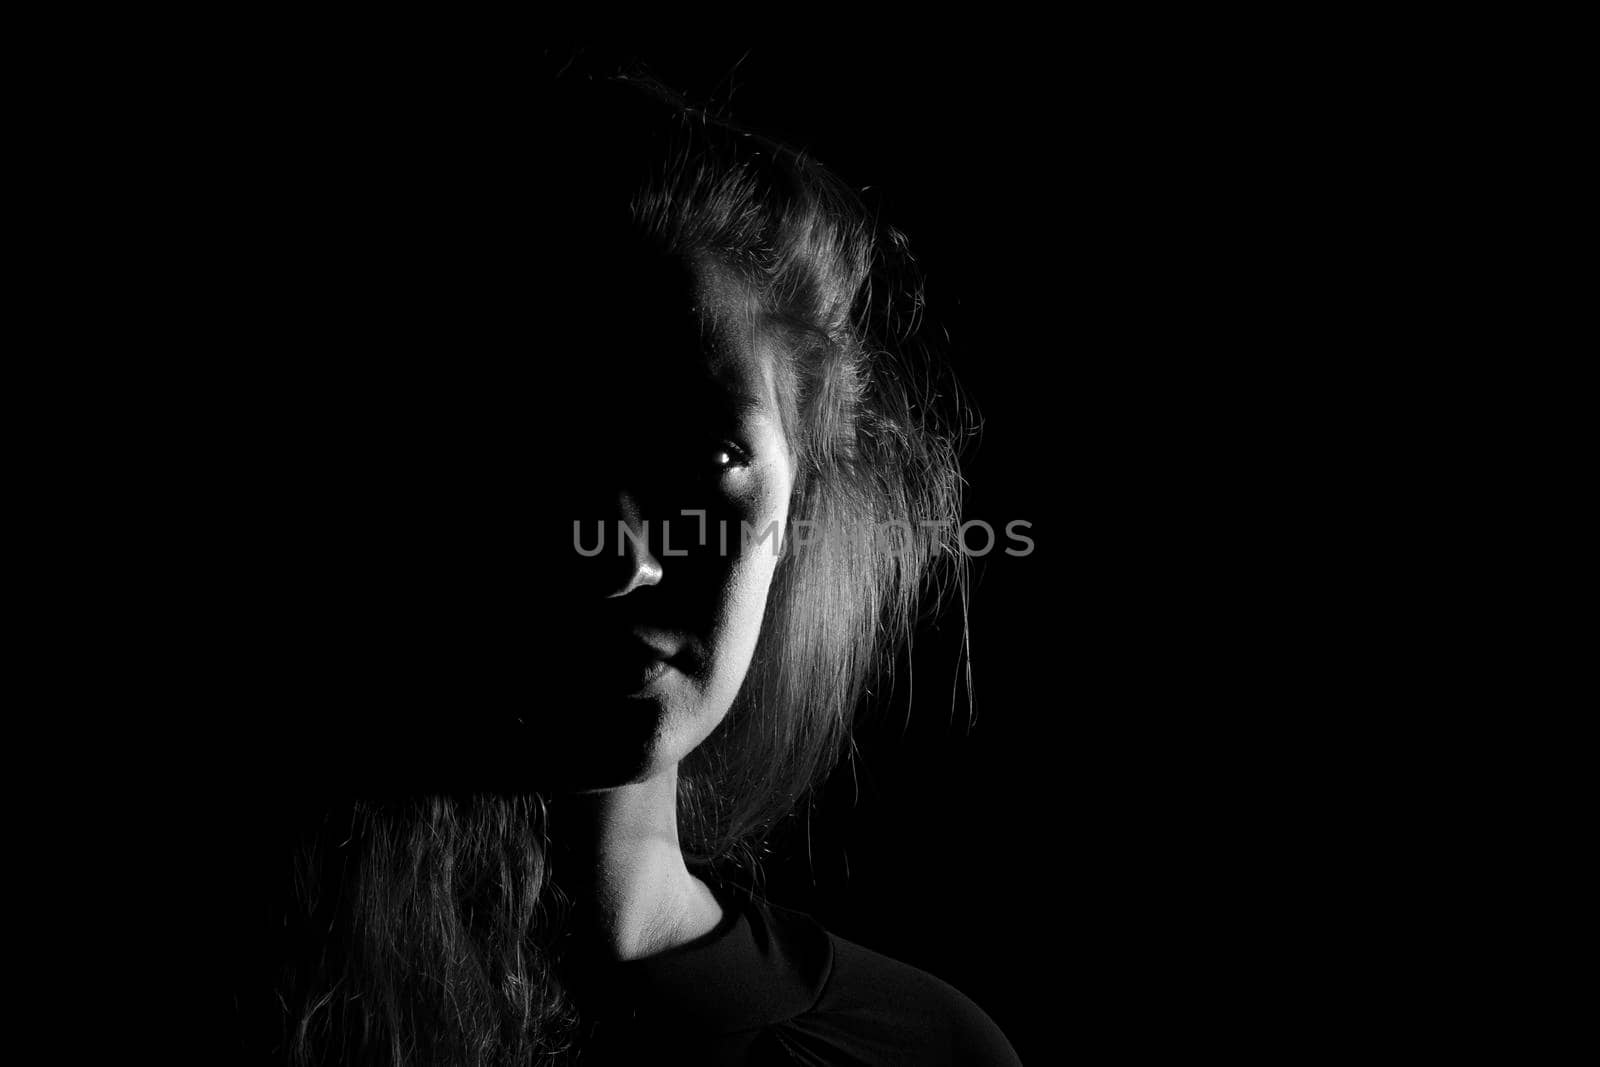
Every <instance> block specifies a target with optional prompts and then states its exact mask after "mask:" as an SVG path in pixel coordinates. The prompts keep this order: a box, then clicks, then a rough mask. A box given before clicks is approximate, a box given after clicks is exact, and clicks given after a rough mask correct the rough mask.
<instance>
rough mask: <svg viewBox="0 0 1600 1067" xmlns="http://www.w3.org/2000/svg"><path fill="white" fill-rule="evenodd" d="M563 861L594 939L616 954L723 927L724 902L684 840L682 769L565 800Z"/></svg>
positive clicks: (563, 878)
mask: <svg viewBox="0 0 1600 1067" xmlns="http://www.w3.org/2000/svg"><path fill="white" fill-rule="evenodd" d="M563 799H564V800H565V801H566V803H564V804H562V805H561V808H562V809H563V810H562V812H561V815H560V825H559V826H558V827H553V829H554V830H555V836H556V839H557V840H559V841H561V842H562V856H561V867H560V869H559V870H557V871H556V872H554V873H555V875H556V878H557V879H558V880H559V882H560V884H561V886H562V888H563V889H565V890H566V892H567V893H568V894H569V895H570V896H571V897H572V899H573V901H574V903H575V905H576V913H575V915H574V919H575V920H576V922H577V923H578V926H579V930H580V931H581V933H582V935H583V936H584V937H585V939H586V940H590V941H591V943H592V944H593V945H594V946H595V949H596V951H599V952H601V953H603V954H605V955H607V956H609V957H610V958H612V959H615V960H634V959H641V958H643V957H645V956H653V955H655V954H657V953H660V952H665V951H666V950H667V949H670V948H676V947H677V946H679V945H682V944H686V943H688V942H690V941H693V940H694V939H696V938H698V937H701V936H703V935H705V934H707V933H709V932H711V930H713V929H715V927H716V925H717V923H719V922H720V921H721V920H722V906H721V905H720V904H718V903H717V899H716V897H715V896H713V895H712V893H711V890H710V889H708V888H707V887H706V884H705V883H704V882H702V881H701V880H700V879H698V878H696V877H695V876H694V875H692V874H690V873H689V868H688V867H687V866H686V865H685V864H684V862H683V849H682V848H681V847H680V846H679V844H678V770H677V767H675V766H674V767H672V768H670V769H668V770H667V771H665V772H663V773H662V774H659V775H657V776H655V777H654V778H650V779H647V780H645V781H643V782H636V783H634V784H632V785H626V786H621V787H618V788H616V789H609V790H606V791H604V792H598V793H585V794H580V795H577V796H572V797H568V798H563Z"/></svg>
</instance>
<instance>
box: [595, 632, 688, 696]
mask: <svg viewBox="0 0 1600 1067" xmlns="http://www.w3.org/2000/svg"><path fill="white" fill-rule="evenodd" d="M686 647H687V645H686V643H685V642H682V641H675V640H672V639H671V638H669V637H667V636H666V635H662V634H642V633H635V634H634V635H633V637H632V638H630V639H629V640H627V641H626V642H625V643H624V644H623V646H622V650H621V651H620V653H619V655H618V656H617V657H616V659H615V660H614V661H613V662H612V664H611V667H610V669H608V670H607V671H606V672H605V673H606V675H607V681H608V683H610V682H614V684H615V686H616V689H617V690H618V691H620V692H622V693H625V694H627V695H628V696H639V695H642V694H643V693H644V692H645V691H646V690H648V689H649V688H650V687H651V686H652V685H654V684H655V683H656V682H657V681H659V680H660V679H661V678H662V677H663V676H664V675H666V674H667V672H668V671H672V670H676V669H678V667H679V664H680V663H681V662H682V661H683V655H682V654H683V650H684V649H685V648H686Z"/></svg>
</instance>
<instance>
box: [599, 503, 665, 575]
mask: <svg viewBox="0 0 1600 1067" xmlns="http://www.w3.org/2000/svg"><path fill="white" fill-rule="evenodd" d="M618 505H619V506H618V513H619V514H618V522H617V529H616V533H617V537H618V538H620V540H621V544H620V545H619V546H618V549H617V550H618V551H620V552H621V553H622V558H621V559H619V560H617V563H618V568H617V571H616V579H615V580H614V581H613V582H612V585H613V588H612V589H611V590H610V591H609V592H607V593H606V597H607V598H611V597H619V596H627V595H628V594H629V593H631V592H633V591H634V590H635V589H639V588H641V587H643V586H647V585H659V584H661V561H660V560H658V559H657V558H656V557H655V555H654V554H653V553H652V552H651V550H650V536H649V535H650V527H649V524H648V523H647V522H645V521H643V520H642V519H641V518H640V517H639V506H638V505H637V504H636V503H635V502H634V500H633V497H632V496H631V495H629V494H627V493H623V494H621V495H620V497H619V498H618Z"/></svg>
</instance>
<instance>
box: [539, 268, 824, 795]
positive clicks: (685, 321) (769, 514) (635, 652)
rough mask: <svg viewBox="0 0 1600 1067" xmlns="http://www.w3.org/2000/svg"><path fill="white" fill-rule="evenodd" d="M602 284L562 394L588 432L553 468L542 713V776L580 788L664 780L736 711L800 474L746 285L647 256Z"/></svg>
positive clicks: (562, 418) (767, 344)
mask: <svg viewBox="0 0 1600 1067" xmlns="http://www.w3.org/2000/svg"><path fill="white" fill-rule="evenodd" d="M605 288H606V289H607V290H608V291H609V293H610V296H609V297H608V299H607V300H606V302H605V304H606V306H607V307H609V309H610V311H611V314H610V315H601V316H597V318H598V319H599V321H594V322H592V323H589V324H588V325H587V326H586V327H585V328H584V330H583V331H582V335H583V336H584V337H585V338H586V339H587V341H586V342H585V343H584V348H585V351H583V352H581V353H574V354H573V358H575V359H577V360H579V361H580V362H579V364H578V368H579V369H578V375H577V382H576V386H575V387H576V393H575V395H572V396H570V397H561V398H557V401H556V402H557V403H559V404H562V405H568V404H570V405H572V409H568V410H566V411H563V412H561V413H558V415H557V421H558V422H566V421H567V420H568V419H571V418H572V417H573V416H572V410H573V409H575V410H576V411H578V412H581V413H582V416H581V419H580V421H582V422H584V423H586V424H587V425H588V427H589V429H588V430H587V431H586V432H582V433H581V436H580V437H579V439H577V440H574V441H571V442H570V444H571V447H573V448H574V449H575V452H576V454H575V455H572V456H569V457H563V460H562V463H561V466H562V473H561V476H560V477H558V478H557V479H556V487H557V491H556V493H555V497H556V499H557V501H558V503H559V504H560V506H559V507H558V508H557V509H556V511H557V513H558V514H559V516H560V517H561V519H562V520H563V522H564V529H565V530H566V531H567V532H568V534H569V540H570V545H569V547H568V548H567V551H566V553H565V557H564V558H563V559H562V561H561V563H560V567H559V570H560V573H559V574H558V575H556V576H555V578H556V582H555V585H556V589H557V600H558V605H556V610H555V611H554V612H553V613H552V617H553V620H554V621H555V622H556V625H557V627H558V628H559V630H560V633H559V635H558V636H557V638H556V641H555V646H554V647H555V649H556V651H557V655H556V656H554V657H551V658H550V659H548V660H547V662H549V663H551V664H552V665H553V667H554V669H555V672H556V674H557V675H558V677H559V681H560V684H559V685H557V686H555V687H554V699H553V700H551V702H550V703H548V704H546V705H545V706H543V707H541V708H539V709H536V711H535V716H536V720H535V722H532V723H530V725H534V726H535V733H536V742H535V744H536V748H537V749H538V751H537V752H536V756H535V760H536V764H537V767H538V771H539V774H540V775H541V777H542V779H543V781H542V782H541V784H544V783H551V784H555V785H558V786H563V787H567V788H577V789H597V788H608V787H613V786H617V785H622V784H626V783H628V782H634V781H641V780H643V779H645V778H648V777H651V776H653V775H655V774H658V773H660V772H661V771H663V770H665V769H667V768H669V767H671V766H674V765H676V764H677V763H678V761H680V760H682V759H683V757H684V756H686V755H687V754H688V753H689V752H690V751H692V750H693V749H694V748H695V747H696V746H697V745H699V744H700V743H701V742H702V741H704V740H705V739H706V737H707V736H708V735H710V733H711V732H712V730H713V729H715V727H716V726H717V725H718V724H719V723H720V722H721V721H722V719H723V718H724V717H725V716H726V714H727V712H728V709H729V707H730V706H731V705H732V703H733V700H734V697H735V695H736V694H737V693H738V691H739V687H740V685H741V683H742V682H743V681H744V678H745V675H746V673H747V671H748V669H749V667H750V663H751V657H752V653H753V652H754V651H755V647H756V641H757V637H758V635H759V633H760V630H761V622H762V618H763V616H764V614H765V610H766V603H767V595H768V591H769V589H770V587H771V585H772V579H773V573H774V570H775V569H776V567H777V564H778V561H779V554H780V553H779V544H780V541H781V536H782V531H783V529H784V525H785V523H786V521H787V519H788V505H789V498H790V493H791V490H792V488H793V484H794V471H793V461H792V459H791V456H790V446H789V442H788V441H787V440H786V438H785V436H784V433H783V429H782V420H781V417H780V413H779V407H778V404H779V400H778V395H779V392H778V382H777V380H776V378H775V374H776V373H777V360H776V359H775V353H774V351H773V349H772V347H771V345H772V342H771V341H770V340H769V339H767V338H766V337H764V336H763V335H762V334H761V333H760V332H758V331H757V330H756V329H755V328H754V321H755V320H754V307H753V305H752V304H751V301H750V296H749V294H748V291H747V289H746V288H745V286H743V285H742V284H741V283H739V282H738V281H737V280H736V279H734V278H732V277H731V276H730V275H729V273H728V272H727V271H725V270H723V269H721V268H719V267H717V266H715V265H713V264H711V263H709V262H706V261H699V262H694V263H685V262H682V261H678V260H668V259H656V258H653V257H645V258H642V259H641V261H640V262H638V263H636V264H630V265H629V266H628V267H627V268H626V269H623V270H618V271H616V272H615V274H614V275H613V276H611V277H609V278H607V279H606V285H605ZM574 524H575V525H574ZM767 531H772V533H770V534H769V535H768V536H767V537H765V538H764V539H763V537H762V534H763V533H764V532H767Z"/></svg>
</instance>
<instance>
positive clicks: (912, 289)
mask: <svg viewBox="0 0 1600 1067" xmlns="http://www.w3.org/2000/svg"><path fill="white" fill-rule="evenodd" d="M541 95H542V104H543V107H542V109H541V110H540V112H539V114H538V118H537V129H538V138H537V140H538V143H539V145H540V146H541V148H540V153H539V158H540V163H541V165H540V167H538V168H537V169H538V170H539V171H540V172H541V175H542V176H541V177H540V179H539V181H540V182H541V183H542V185H541V190H540V194H539V195H540V196H541V197H545V198H548V199H549V201H550V202H552V203H555V204H557V205H560V206H561V207H562V208H564V209H566V210H564V211H563V212H562V214H566V215H571V216H574V217H576V218H578V219H579V220H581V227H582V232H580V233H577V234H576V239H579V240H582V239H585V235H591V239H592V235H593V234H604V233H606V232H608V227H609V226H611V225H612V223H613V222H615V223H616V225H617V227H618V229H619V231H620V230H626V231H627V233H628V234H630V235H631V238H630V239H632V240H642V241H643V242H645V243H647V244H648V245H651V246H653V247H654V248H655V249H656V250H658V251H660V252H664V253H667V254H669V255H672V256H676V257H683V258H689V257H711V258H712V259H713V260H714V261H715V262H716V263H717V264H719V265H720V266H721V267H723V268H724V269H726V270H727V271H730V272H732V274H733V276H734V277H736V278H738V279H739V280H740V281H741V282H743V283H744V285H746V286H747V287H748V289H749V290H750V292H751V293H752V294H753V295H754V297H755V302H756V305H757V306H758V307H759V309H760V325H761V327H762V328H763V329H765V330H766V331H768V332H769V335H770V336H771V337H773V338H774V339H776V340H777V341H778V342H780V343H779V344H777V345H775V346H774V347H775V348H776V349H778V350H779V351H780V352H781V353H782V355H781V357H780V358H781V359H782V360H783V366H782V367H781V368H780V371H781V373H780V375H779V379H780V381H781V382H782V383H783V385H782V387H781V388H780V396H781V407H782V409H783V410H782V412H781V414H782V418H783V420H784V429H785V431H786V436H787V438H788V440H789V441H790V442H791V443H792V445H793V447H794V448H795V452H796V456H797V459H798V461H799V462H798V465H797V469H798V476H797V478H796V480H795V483H794V488H793V497H792V499H791V502H790V515H791V518H792V519H801V520H805V521H807V522H809V523H810V524H812V526H811V529H812V530H813V532H814V536H811V537H808V538H805V539H804V543H797V542H795V541H791V542H790V543H789V545H788V546H787V547H786V550H785V551H784V553H783V555H782V558H781V560H780V562H779V564H778V566H777V569H776V572H775V574H774V577H773V581H772V586H771V590H770V593H769V600H768V604H767V610H766V613H765V616H764V620H763V623H762V632H761V634H760V638H759V641H758V644H757V648H756V651H755V654H754V657H753V659H752V662H751V665H750V669H749V672H748V675H747V676H746V678H745V681H744V684H743V687H742V689H741V690H740V692H739V694H738V696H737V698H736V701H735V703H734V706H733V708H732V709H731V711H730V713H729V715H728V716H727V718H726V719H725V720H724V722H723V724H722V725H721V727H719V729H718V730H717V731H716V732H715V733H714V734H713V735H712V737H711V738H710V739H708V740H707V741H706V742H705V743H704V744H703V745H701V746H700V747H699V748H698V749H697V750H695V751H694V752H693V753H692V754H691V755H690V756H689V757H688V758H687V759H686V760H685V761H684V763H683V765H682V766H681V767H680V773H679V790H680V792H679V805H678V812H679V821H680V837H681V841H682V844H683V848H684V852H685V856H686V859H688V861H689V862H690V863H691V864H692V865H696V866H698V867H700V868H702V869H706V870H708V871H711V872H720V873H722V874H725V875H727V874H734V873H738V872H740V871H742V872H744V873H746V874H749V873H752V872H753V870H754V864H755V856H756V854H757V849H758V847H759V845H760V844H761V842H762V841H763V840H764V839H765V838H766V837H767V836H768V835H769V834H770V833H771V831H772V830H773V829H774V827H775V826H777V825H778V823H779V822H780V820H782V819H783V817H784V816H785V815H787V814H788V813H790V812H791V811H793V810H794V809H795V808H796V806H797V805H799V804H801V803H802V802H803V801H804V799H805V798H806V797H807V796H808V795H809V794H810V793H812V792H813V791H814V790H815V788H816V787H817V786H818V785H819V783H820V782H821V781H822V780H823V778H824V777H825V776H826V774H827V773H828V772H829V771H830V770H831V769H832V768H833V767H834V766H835V765H836V764H837V763H838V762H839V761H840V759H841V756H842V754H843V751H844V749H845V747H846V745H847V744H848V738H849V736H850V729H851V723H852V717H853V715H854V714H855V713H856V711H857V709H858V707H859V706H860V705H861V704H862V703H863V699H864V698H865V697H866V696H867V695H868V693H869V690H870V688H871V687H872V685H873V683H874V680H875V679H879V678H882V677H883V676H884V675H885V673H886V672H890V671H892V670H893V666H894V664H895V662H896V659H897V657H898V656H899V654H900V651H901V650H902V649H903V647H904V646H905V645H906V643H907V642H908V641H909V638H910V636H911V634H912V632H913V630H914V628H915V627H916V625H917V623H918V620H919V618H920V617H921V616H922V614H924V613H925V612H927V611H929V610H931V607H932V606H933V605H935V604H938V603H939V602H940V601H942V600H944V599H945V597H946V594H949V593H952V592H955V593H959V594H960V600H961V604H962V608H963V610H964V606H965V581H966V572H965V569H964V565H963V562H962V556H961V553H960V548H959V541H958V539H957V536H956V524H957V523H958V522H959V520H960V500H961V480H960V475H959V470H958V466H957V453H958V449H959V445H960V442H961V438H962V436H963V433H962V431H963V427H964V423H963V421H962V420H963V415H962V413H961V409H960V405H959V403H958V402H957V400H956V397H957V394H956V392H955V386H954V383H953V381H952V380H951V379H950V378H949V376H948V373H947V372H946V371H944V370H943V369H942V365H941V364H940V363H939V361H938V360H937V359H935V358H934V356H933V354H932V352H931V350H930V348H929V347H928V346H927V345H925V344H924V343H923V341H922V340H921V336H922V331H921V329H920V326H921V323H920V319H921V310H922V299H921V288H920V286H919V284H918V281H917V277H918V276H917V271H916V265H915V263H914V261H913V260H912V258H911V256H910V254H909V252H908V250H907V247H906V242H905V240H904V238H903V237H902V236H901V235H900V234H899V233H897V232H895V231H893V230H880V229H879V228H878V226H877V225H876V224H875V222H874V220H873V217H872V214H871V213H870V212H869V211H868V210H867V208H866V207H865V206H864V205H863V203H862V201H861V199H860V197H859V196H858V195H857V194H856V193H855V192H854V191H853V190H852V189H850V188H849V187H847V186H846V185H844V184H842V183H841V182H840V181H839V180H838V179H837V178H835V177H834V176H833V175H831V174H830V173H829V172H828V171H827V170H825V169H824V168H823V167H822V166H821V165H820V164H819V163H818V162H817V161H816V160H814V159H812V158H810V157H809V156H808V155H807V154H805V153H804V152H801V151H798V150H795V149H793V148H790V147H787V146H785V145H782V144H780V143H778V142H776V141H773V140H771V139H768V138H765V137H762V136H760V135H757V134H755V133H753V132H751V131H749V130H747V129H744V128H741V127H740V126H738V125H736V124H735V123H733V122H732V121H731V120H729V119H728V118H726V117H725V116H723V115H721V114H718V113H716V112H714V111H713V110H712V109H709V108H707V107H702V106H695V105H692V104H690V103H689V102H687V101H685V100H684V99H682V98H681V97H679V96H677V95H675V94H673V93H671V92H670V91H668V90H666V89H665V88H663V87H662V86H661V85H659V84H658V83H656V82H654V81H652V80H650V79H649V78H646V77H639V76H608V77H589V76H583V75H579V74H575V73H572V72H567V74H566V75H565V76H563V77H558V78H552V79H549V80H548V84H546V85H544V86H543V87H542V88H541ZM575 204H576V205H586V204H591V205H594V209H593V212H587V213H586V212H585V211H584V210H582V209H581V207H580V208H574V207H573V205H575ZM612 211H614V212H615V218H612V217H611V216H610V215H607V214H606V213H607V212H612ZM601 216H605V217H601ZM551 803H552V800H551V798H548V797H545V796H541V795H539V794H537V793H532V792H518V791H515V790H513V791H509V792H507V791H496V792H480V793H467V794H436V795H428V796H422V797H406V798H401V799H389V800H376V799H372V798H364V799H362V800H360V801H357V802H355V803H354V804H352V805H351V807H350V808H349V809H347V810H343V811H342V812H340V813H339V814H337V815H333V816H330V817H329V819H328V820H327V821H326V823H325V825H324V827H323V828H322V830H321V832H320V834H319V835H318V839H317V840H316V841H315V842H314V843H311V844H309V845H308V846H307V847H306V848H305V849H304V851H303V853H302V855H301V857H300V862H299V866H298V868H297V881H296V893H295V899H296V901H297V905H296V907H295V909H294V914H293V915H292V917H291V920H292V921H291V926H292V927H293V929H294V930H295V931H296V934H295V937H296V938H297V939H298V945H299V948H298V950H297V951H295V952H294V953H292V955H293V963H292V964H291V965H290V966H289V967H288V968H287V969H286V970H285V972H284V974H283V978H282V982H281V983H280V988H281V989H282V990H283V999H282V1017H283V1024H284V1029H283V1035H282V1048H283V1050H284V1052H285V1053H286V1056H287V1058H288V1060H289V1061H290V1062H293V1063H296V1064H320V1063H360V1062H374V1063H393V1064H396V1065H400V1064H445V1063H448V1064H471V1065H490V1064H495V1065H499V1064H526V1063H532V1062H559V1061H561V1060H563V1059H566V1058H576V1057H577V1056H578V1055H579V1054H580V1053H581V1046H582V1034H583V1028H582V1020H581V1019H580V1018H579V1016H578V1013H577V1011H576V1008H575V1006H574V1004H573V1003H572V1001H571V998H569V997H568V996H567V995H566V993H565V991H564V990H563V986H562V981H561V961H560V953H559V936H560V932H561V929H562V926H563V922H564V915H565V912H566V905H565V902H564V901H563V900H562V898H561V896H560V893H559V890H558V889H557V888H556V885H555V883H554V882H553V881H552V878H551V875H552V871H551V857H552V851H551V848H550V845H549V841H548V838H547V834H546V828H547V822H548V809H549V806H550V804H551ZM556 803H559V802H558V801H556Z"/></svg>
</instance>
